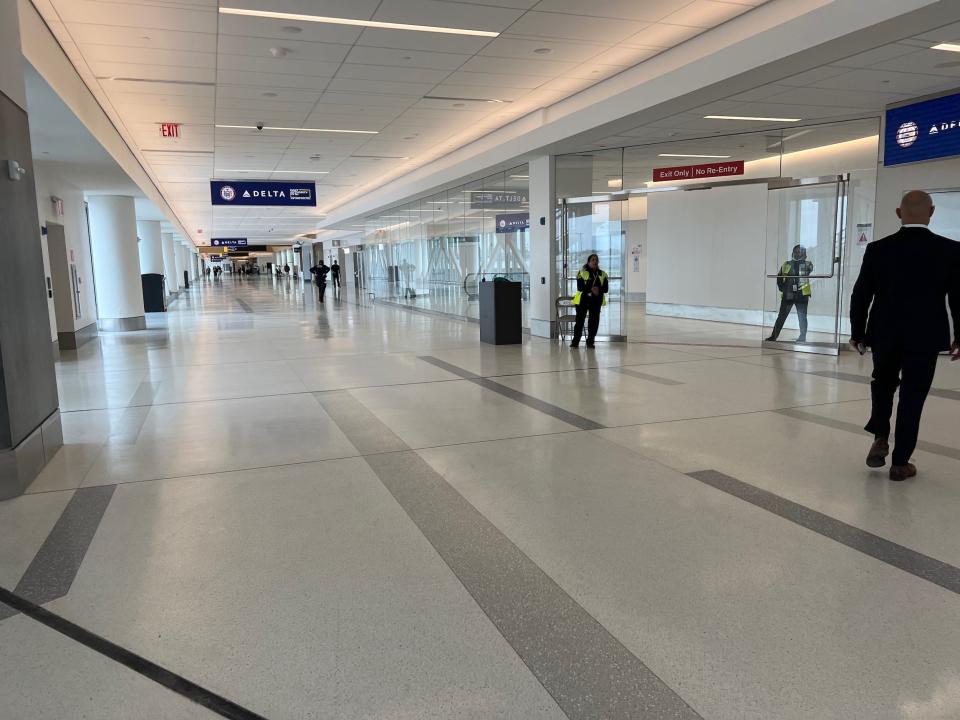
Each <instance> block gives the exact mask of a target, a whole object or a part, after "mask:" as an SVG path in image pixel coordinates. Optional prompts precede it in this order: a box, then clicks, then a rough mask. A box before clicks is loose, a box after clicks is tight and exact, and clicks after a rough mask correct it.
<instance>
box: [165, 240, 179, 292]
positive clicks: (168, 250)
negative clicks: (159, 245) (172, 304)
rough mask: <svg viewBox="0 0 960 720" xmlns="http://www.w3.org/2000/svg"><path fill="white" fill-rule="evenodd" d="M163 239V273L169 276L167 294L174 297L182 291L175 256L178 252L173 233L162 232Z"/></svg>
mask: <svg viewBox="0 0 960 720" xmlns="http://www.w3.org/2000/svg"><path fill="white" fill-rule="evenodd" d="M160 238H161V240H162V241H163V274H164V275H165V276H166V278H167V294H168V295H169V296H170V297H173V296H174V295H176V294H177V293H178V292H179V291H180V282H179V281H178V280H177V263H176V260H175V257H174V253H175V252H176V251H175V250H174V249H173V248H174V242H173V233H168V232H165V233H161V235H160Z"/></svg>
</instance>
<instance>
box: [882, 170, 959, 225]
mask: <svg viewBox="0 0 960 720" xmlns="http://www.w3.org/2000/svg"><path fill="white" fill-rule="evenodd" d="M946 188H960V158H956V157H953V158H947V159H945V160H933V161H930V162H923V163H915V164H912V165H898V166H895V167H883V166H882V165H881V166H880V168H879V169H878V171H877V220H876V230H877V237H878V238H881V237H883V236H885V235H890V234H891V233H895V232H896V231H897V229H898V228H899V227H900V220H899V218H897V212H896V210H897V208H898V207H899V206H900V198H901V197H903V194H904V193H905V192H907V191H908V190H938V189H946ZM934 213H936V211H934ZM954 239H955V240H960V238H954Z"/></svg>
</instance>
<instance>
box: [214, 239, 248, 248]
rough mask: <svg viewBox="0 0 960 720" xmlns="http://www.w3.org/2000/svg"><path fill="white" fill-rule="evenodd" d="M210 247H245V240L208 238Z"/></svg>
mask: <svg viewBox="0 0 960 720" xmlns="http://www.w3.org/2000/svg"><path fill="white" fill-rule="evenodd" d="M210 245H211V247H246V246H247V239H246V238H210Z"/></svg>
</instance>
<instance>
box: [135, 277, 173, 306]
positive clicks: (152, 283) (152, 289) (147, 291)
mask: <svg viewBox="0 0 960 720" xmlns="http://www.w3.org/2000/svg"><path fill="white" fill-rule="evenodd" d="M140 282H141V283H143V309H144V310H145V311H146V312H166V311H167V296H166V292H167V291H166V287H165V285H164V281H163V275H160V274H159V273H144V274H143V275H141V276H140Z"/></svg>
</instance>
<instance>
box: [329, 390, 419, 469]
mask: <svg viewBox="0 0 960 720" xmlns="http://www.w3.org/2000/svg"><path fill="white" fill-rule="evenodd" d="M313 396H314V397H315V398H316V399H317V402H319V403H320V405H321V406H322V407H323V409H324V410H325V411H326V413H327V415H329V416H330V417H331V418H332V419H333V421H334V422H335V423H336V424H337V426H338V427H339V428H340V430H342V431H343V434H344V435H346V436H347V439H348V440H349V441H350V442H351V443H353V446H354V447H355V448H356V449H357V451H358V452H359V453H360V454H361V455H369V454H372V453H383V452H396V451H398V450H409V449H410V448H409V447H408V446H407V444H406V443H405V442H404V441H403V440H401V439H400V438H399V437H397V436H396V435H395V434H394V432H393V431H392V430H391V429H390V428H388V427H387V426H386V425H385V424H384V423H382V422H380V420H379V419H378V418H377V416H376V415H374V414H373V413H372V412H370V411H369V410H368V409H367V408H366V407H365V406H364V405H363V404H361V403H360V401H359V400H357V399H356V398H355V397H354V396H353V395H351V394H350V393H349V392H348V391H346V390H335V391H333V392H316V393H314V394H313Z"/></svg>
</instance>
